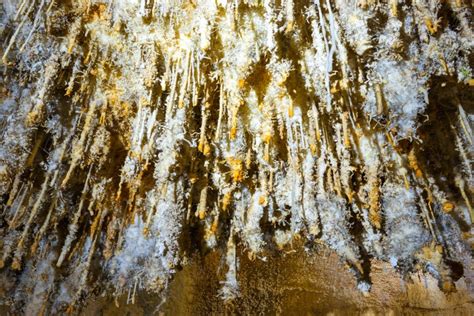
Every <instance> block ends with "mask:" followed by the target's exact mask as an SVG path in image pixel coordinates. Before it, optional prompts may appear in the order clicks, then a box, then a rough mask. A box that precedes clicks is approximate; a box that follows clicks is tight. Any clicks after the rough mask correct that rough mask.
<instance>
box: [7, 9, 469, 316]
mask: <svg viewBox="0 0 474 316" xmlns="http://www.w3.org/2000/svg"><path fill="white" fill-rule="evenodd" d="M3 11H4V14H3V15H2V17H1V18H0V20H1V24H0V26H1V30H0V31H1V34H2V35H1V36H2V39H3V41H2V42H3V44H2V51H3V54H2V75H1V81H0V88H1V90H0V91H1V92H0V93H1V94H0V100H1V102H2V106H1V108H0V131H1V135H2V138H1V139H0V193H1V197H0V201H1V204H0V236H1V238H2V242H1V243H0V256H1V257H0V258H1V260H0V273H2V274H3V273H5V274H8V277H9V278H13V279H18V280H19V279H20V278H22V275H23V274H25V275H27V273H31V272H28V271H29V270H28V269H31V267H42V269H43V270H44V271H50V270H54V272H52V271H50V272H45V273H50V275H49V276H48V278H47V282H49V283H48V285H47V286H46V285H45V286H44V291H43V292H42V293H39V292H40V291H41V289H40V288H36V289H35V291H37V292H38V293H39V294H38V293H37V296H36V297H43V300H42V301H41V302H39V301H38V302H36V301H35V303H34V304H33V305H31V304H30V305H29V306H28V311H29V312H41V313H48V312H51V313H61V312H64V311H66V310H68V311H69V312H71V311H74V310H76V311H77V308H78V307H79V305H80V304H79V302H80V301H81V300H82V299H83V298H84V297H87V296H90V295H93V293H92V292H93V291H92V289H93V288H94V284H103V286H102V289H103V290H104V291H105V290H107V291H108V292H109V293H113V295H117V296H118V295H121V294H123V293H129V298H130V301H132V302H133V301H134V300H135V294H136V292H137V291H139V290H147V291H149V290H150V291H156V292H160V293H164V292H163V290H164V289H166V288H167V286H168V283H169V282H170V280H171V279H172V277H173V275H174V273H175V272H176V270H177V267H179V266H180V265H184V264H185V263H186V262H187V260H188V259H189V258H188V256H190V254H192V253H194V252H204V251H205V250H206V249H212V250H216V251H219V252H220V253H221V254H222V255H223V256H224V257H225V264H226V266H227V273H226V275H225V280H223V281H222V288H221V290H220V295H221V296H222V298H223V300H224V301H226V302H228V301H231V300H233V299H236V298H238V296H239V289H240V288H241V287H240V286H239V278H238V271H239V264H238V254H239V251H240V250H242V252H243V253H245V254H246V255H248V256H249V258H251V259H252V260H265V258H266V256H267V255H268V253H269V252H271V251H275V250H276V251H280V252H284V251H286V250H288V249H290V248H291V247H293V245H294V244H297V242H298V241H299V240H301V239H304V240H305V241H306V242H307V243H312V244H314V243H319V242H322V243H325V244H326V245H327V246H328V247H330V248H332V249H333V250H334V251H335V252H336V253H337V254H338V255H339V256H340V258H341V260H342V261H344V262H346V263H347V264H348V266H349V267H350V269H351V271H353V273H354V276H355V278H356V279H357V281H358V282H359V283H358V284H359V286H358V287H359V289H361V290H362V291H365V292H367V291H369V290H370V286H371V285H370V275H369V274H370V273H369V272H370V269H368V268H367V266H368V265H370V258H372V257H373V258H377V259H381V260H385V261H389V262H390V263H391V264H392V265H393V266H394V267H396V268H397V269H398V271H399V272H400V273H401V274H404V273H408V272H409V271H414V270H416V269H421V268H420V267H421V266H422V264H424V266H425V267H429V269H428V268H426V269H428V271H429V272H430V273H432V274H433V276H434V277H436V278H438V280H439V282H440V284H441V288H442V289H444V290H446V291H448V290H450V289H451V288H452V285H451V283H452V282H451V279H450V276H449V271H450V270H449V269H450V266H449V264H448V263H447V262H448V261H449V262H451V261H453V260H458V261H460V262H462V264H463V265H468V264H469V262H470V261H469V260H470V259H469V260H467V259H465V258H464V257H463V258H462V259H461V258H456V256H454V257H449V258H448V254H447V252H446V251H445V250H443V249H448V250H449V249H454V248H455V246H453V245H458V244H463V245H464V244H465V243H467V242H469V241H468V240H463V236H464V235H463V234H462V233H467V231H466V228H465V227H466V226H468V227H471V226H472V220H473V217H474V214H473V208H472V194H473V178H472V156H473V141H472V135H473V133H472V122H473V113H472V100H466V98H465V97H463V95H462V93H459V92H458V91H457V89H467V87H469V85H472V69H471V65H472V48H473V44H474V42H473V39H472V30H471V26H470V22H469V19H470V18H471V15H472V6H471V5H467V4H465V2H464V1H447V2H443V1H438V0H434V1H429V2H426V3H425V2H423V1H398V0H395V1H394V0H391V1H386V2H383V1H356V0H337V1H313V2H311V1H303V0H301V1H300V0H298V1H296V0H295V1H283V2H279V1H270V0H265V1H256V0H248V1H214V0H199V1H190V2H189V1H181V0H166V1H165V0H162V1H158V0H154V1H120V0H113V1H107V2H101V1H96V0H87V1H85V0H82V1H54V0H41V1H26V0H24V1H7V4H4V6H3ZM470 62H471V64H470ZM437 82H443V84H446V83H447V84H449V85H451V86H452V87H456V89H453V91H454V90H456V91H454V92H452V93H453V95H454V97H453V98H452V99H453V100H454V101H452V102H454V103H455V105H453V106H451V105H450V102H449V101H447V100H445V99H443V98H440V96H439V95H437V94H436V93H435V92H433V91H432V90H433V87H434V86H435V85H436V83H437ZM437 98H438V99H439V100H438V99H437ZM461 99H462V100H461ZM430 102H434V103H436V107H438V108H439V109H438V110H432V109H431V110H430V108H431V107H432V104H430ZM435 115H441V116H443V115H444V116H445V117H446V118H448V119H447V120H446V122H444V121H437V118H436V117H435ZM431 124H434V126H435V127H438V126H439V128H440V129H441V128H442V129H445V130H446V132H449V133H452V135H453V144H454V146H452V144H449V146H450V147H452V148H453V152H448V153H447V154H446V155H448V158H449V159H451V160H448V158H446V160H444V159H442V158H438V157H430V156H429V155H428V154H426V153H425V152H426V151H427V150H429V148H428V147H429V146H435V145H433V142H436V141H435V140H433V136H431V135H428V134H429V133H428V132H426V131H427V130H428V127H429V126H431ZM420 131H422V132H420ZM436 146H438V145H436ZM439 146H440V148H441V146H442V145H439ZM454 148H455V150H454ZM443 150H444V149H443ZM443 153H444V152H443ZM449 161H451V162H455V163H456V165H452V164H450V162H449ZM440 210H441V211H440ZM440 212H441V213H440ZM454 214H455V216H454ZM193 215H194V216H193ZM451 216H453V217H454V218H455V219H456V220H454V219H452V221H451V220H450V219H448V218H450V217H451ZM453 223H454V224H453ZM458 224H459V227H462V229H463V231H462V233H461V230H460V229H457V230H456V229H451V228H448V227H453V225H458ZM450 225H451V226H450ZM456 227H457V226H456ZM469 229H470V228H469ZM461 248H462V247H461ZM461 248H459V249H461ZM28 249H29V250H30V251H27V250H28ZM463 251H464V250H463ZM43 252H46V253H47V254H43V255H42V254H41V253H43ZM461 253H462V254H461ZM465 253H467V251H465V252H464V253H463V252H462V251H459V252H457V255H458V256H464V255H465ZM467 256H468V255H467ZM95 262H100V263H101V264H100V265H97V264H95ZM51 266H55V267H54V268H53V267H51ZM48 267H49V268H48ZM59 268H60V269H59ZM76 268H77V271H75V269H76ZM10 270H17V271H16V272H15V273H14V274H13V273H10ZM22 280H23V281H21V282H18V287H17V289H16V291H18V292H19V293H20V292H21V293H23V292H22V291H23V288H22V286H25V288H26V285H25V282H27V281H24V279H22ZM45 282H46V281H45ZM450 282H451V283H450ZM71 284H74V286H71ZM53 285H55V286H53ZM56 285H59V286H56ZM0 288H1V285H0ZM9 295H14V293H13V292H12V293H9ZM20 296H21V297H22V300H26V299H27V298H26V297H25V296H24V295H23V294H22V295H20ZM62 303H65V304H66V305H67V306H68V307H65V306H63V305H64V304H62ZM17 305H18V306H16V308H18V309H21V307H20V306H21V302H20V301H19V302H18V303H17Z"/></svg>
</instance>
